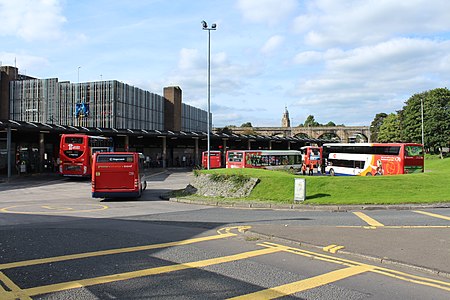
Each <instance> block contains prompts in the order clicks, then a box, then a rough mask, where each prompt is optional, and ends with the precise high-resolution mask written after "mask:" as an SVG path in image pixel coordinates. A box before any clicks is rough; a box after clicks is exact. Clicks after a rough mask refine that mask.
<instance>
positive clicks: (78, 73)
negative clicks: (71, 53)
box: [78, 67, 81, 83]
mask: <svg viewBox="0 0 450 300" xmlns="http://www.w3.org/2000/svg"><path fill="white" fill-rule="evenodd" d="M80 68H81V67H78V83H80Z"/></svg>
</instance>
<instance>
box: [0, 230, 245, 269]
mask: <svg viewBox="0 0 450 300" xmlns="http://www.w3.org/2000/svg"><path fill="white" fill-rule="evenodd" d="M231 236H236V234H235V233H231V232H226V233H219V234H217V235H211V236H206V237H198V238H193V239H187V240H181V241H175V242H168V243H161V244H152V245H144V246H136V247H127V248H117V249H110V250H101V251H94V252H86V253H78V254H69V255H62V256H54V257H48V258H39V259H32V260H25V261H18V262H13V263H6V264H0V270H4V269H11V268H18V267H25V266H32V265H40V264H47V263H53V262H58V261H66V260H72V259H81V258H88V257H95V256H102V255H111V254H119V253H129V252H136V251H144V250H152V249H160V248H167V247H174V246H181V245H189V244H194V243H198V242H204V241H212V240H217V239H224V238H228V237H231Z"/></svg>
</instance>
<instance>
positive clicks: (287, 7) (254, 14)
mask: <svg viewBox="0 0 450 300" xmlns="http://www.w3.org/2000/svg"><path fill="white" fill-rule="evenodd" d="M297 6H298V1H296V0H283V1H279V0H238V1H237V8H238V10H239V11H240V12H241V13H242V15H243V17H244V19H245V20H247V21H249V22H254V23H267V24H270V25H273V24H277V23H279V22H281V21H283V20H284V18H285V17H286V16H288V15H289V14H291V13H292V12H293V11H294V10H295V9H296V8H297Z"/></svg>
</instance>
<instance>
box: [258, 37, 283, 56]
mask: <svg viewBox="0 0 450 300" xmlns="http://www.w3.org/2000/svg"><path fill="white" fill-rule="evenodd" d="M283 42H284V37H282V36H281V35H274V36H271V37H270V38H269V39H268V40H267V41H266V43H265V44H264V46H263V47H262V48H261V52H262V53H263V54H271V53H273V52H274V51H276V50H277V49H278V48H279V47H280V46H281V45H282V44H283Z"/></svg>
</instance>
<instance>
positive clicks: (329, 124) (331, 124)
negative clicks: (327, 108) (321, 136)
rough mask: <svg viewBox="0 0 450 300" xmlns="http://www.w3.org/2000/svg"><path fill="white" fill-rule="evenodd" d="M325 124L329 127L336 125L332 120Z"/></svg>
mask: <svg viewBox="0 0 450 300" xmlns="http://www.w3.org/2000/svg"><path fill="white" fill-rule="evenodd" d="M324 126H327V127H335V126H336V124H335V123H334V122H333V121H330V122H328V123H327V124H325V125H324Z"/></svg>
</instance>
